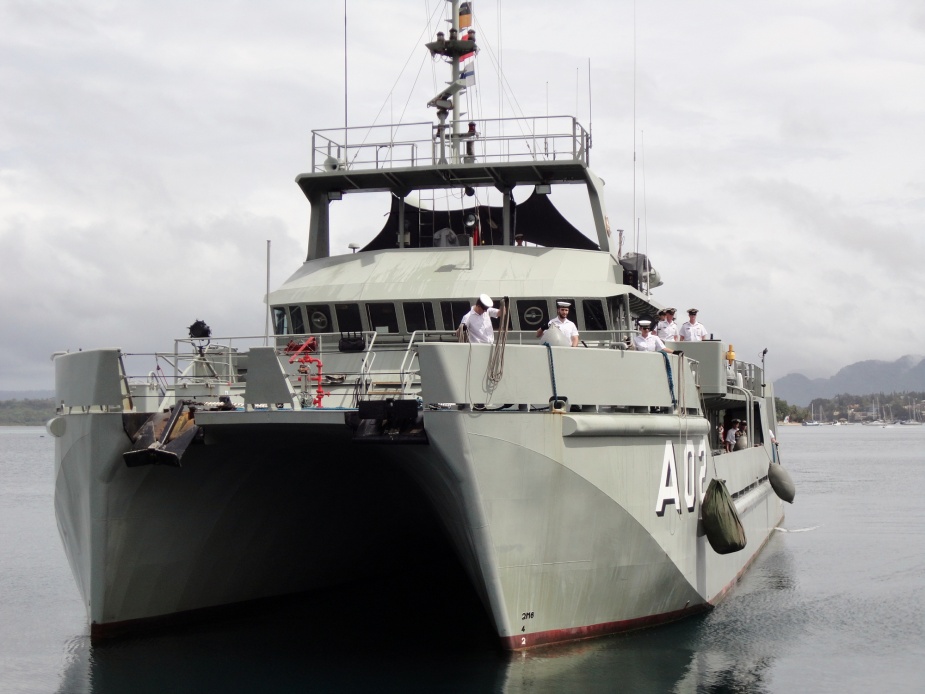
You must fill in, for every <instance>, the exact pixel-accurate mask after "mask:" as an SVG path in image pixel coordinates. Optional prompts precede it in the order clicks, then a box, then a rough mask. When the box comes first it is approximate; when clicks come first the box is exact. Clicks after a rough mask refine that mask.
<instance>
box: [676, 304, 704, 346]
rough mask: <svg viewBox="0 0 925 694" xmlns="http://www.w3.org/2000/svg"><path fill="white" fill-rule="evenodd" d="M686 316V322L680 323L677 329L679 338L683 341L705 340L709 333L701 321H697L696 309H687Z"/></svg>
mask: <svg viewBox="0 0 925 694" xmlns="http://www.w3.org/2000/svg"><path fill="white" fill-rule="evenodd" d="M687 317H688V320H687V322H686V323H681V328H680V329H679V332H680V334H681V339H682V340H684V341H685V342H700V341H702V340H706V339H707V335H709V334H710V333H708V332H707V329H706V328H705V327H703V323H698V322H697V309H695V308H689V309H687Z"/></svg>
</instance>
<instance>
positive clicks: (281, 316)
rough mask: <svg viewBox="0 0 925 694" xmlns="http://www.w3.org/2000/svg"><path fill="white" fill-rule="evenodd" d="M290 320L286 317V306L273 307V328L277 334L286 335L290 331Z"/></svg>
mask: <svg viewBox="0 0 925 694" xmlns="http://www.w3.org/2000/svg"><path fill="white" fill-rule="evenodd" d="M288 327H289V322H288V321H287V319H286V309H284V308H279V307H277V308H274V309H273V330H274V331H275V332H276V334H277V335H285V334H286V333H288V332H289V330H288Z"/></svg>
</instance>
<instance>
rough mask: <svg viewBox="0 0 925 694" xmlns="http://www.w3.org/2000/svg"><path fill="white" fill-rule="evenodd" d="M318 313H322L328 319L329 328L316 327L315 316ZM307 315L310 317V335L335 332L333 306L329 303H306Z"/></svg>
mask: <svg viewBox="0 0 925 694" xmlns="http://www.w3.org/2000/svg"><path fill="white" fill-rule="evenodd" d="M316 313H320V314H322V316H323V318H324V319H325V320H326V321H327V326H324V327H326V328H327V329H316V326H315V323H316V321H315V320H314V316H315V314H316ZM305 315H306V316H307V317H308V326H307V327H308V328H309V330H308V334H309V335H321V334H324V333H333V332H336V331H335V330H334V319H333V317H332V315H331V307H330V305H328V304H306V305H305Z"/></svg>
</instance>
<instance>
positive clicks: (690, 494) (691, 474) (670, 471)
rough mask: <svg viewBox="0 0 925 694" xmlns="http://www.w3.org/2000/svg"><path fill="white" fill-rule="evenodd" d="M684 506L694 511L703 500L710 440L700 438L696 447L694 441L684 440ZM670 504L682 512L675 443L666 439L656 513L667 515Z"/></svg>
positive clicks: (689, 510)
mask: <svg viewBox="0 0 925 694" xmlns="http://www.w3.org/2000/svg"><path fill="white" fill-rule="evenodd" d="M683 470H684V507H686V508H687V510H688V512H692V511H693V510H694V509H695V508H696V505H697V502H698V501H700V502H702V501H703V494H704V492H705V491H706V489H705V485H706V480H707V440H706V437H704V438H702V439H700V441H699V442H698V443H697V445H696V447H695V445H694V441H693V440H691V439H688V440H687V441H685V442H684V467H683ZM669 504H674V507H675V510H676V511H677V512H678V513H681V508H682V506H681V481H680V479H679V477H678V463H677V460H676V458H675V453H674V442H673V441H665V454H664V456H663V457H662V473H661V475H660V476H659V488H658V496H657V497H656V499H655V513H656V514H657V515H659V516H663V515H665V511H666V510H667V508H668V506H669Z"/></svg>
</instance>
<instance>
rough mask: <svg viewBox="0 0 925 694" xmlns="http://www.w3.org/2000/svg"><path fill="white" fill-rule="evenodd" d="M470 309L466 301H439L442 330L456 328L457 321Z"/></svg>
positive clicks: (470, 306) (470, 305) (457, 325)
mask: <svg viewBox="0 0 925 694" xmlns="http://www.w3.org/2000/svg"><path fill="white" fill-rule="evenodd" d="M471 309H472V304H470V303H469V302H468V301H441V302H440V314H441V317H442V318H443V329H444V330H456V328H458V327H459V322H460V321H461V320H462V319H463V316H465V315H466V314H467V313H469V311H470V310H471Z"/></svg>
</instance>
